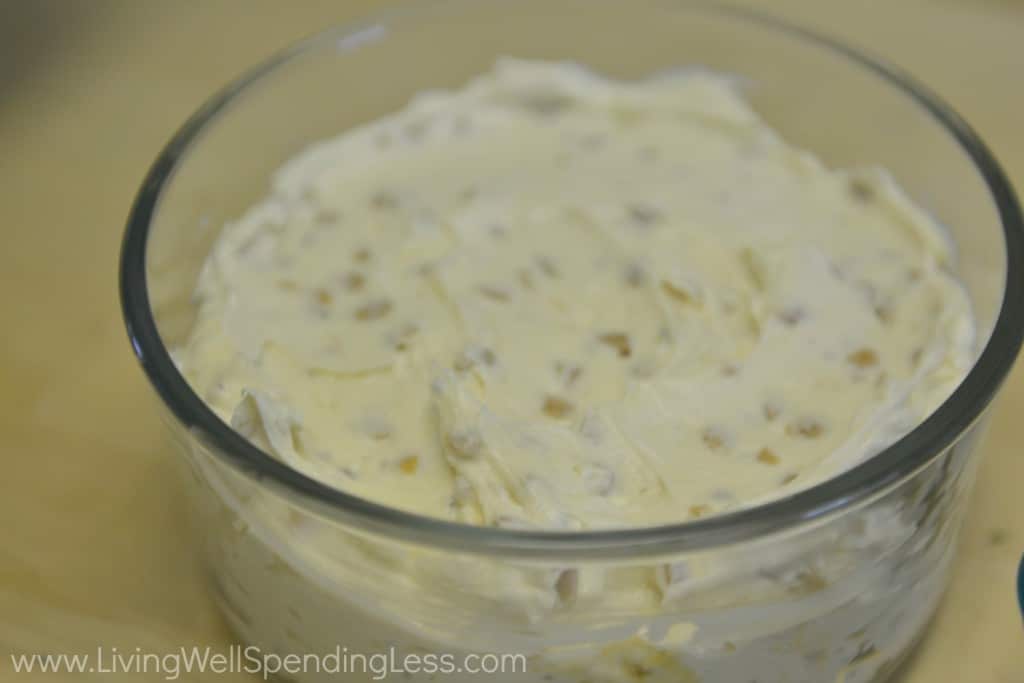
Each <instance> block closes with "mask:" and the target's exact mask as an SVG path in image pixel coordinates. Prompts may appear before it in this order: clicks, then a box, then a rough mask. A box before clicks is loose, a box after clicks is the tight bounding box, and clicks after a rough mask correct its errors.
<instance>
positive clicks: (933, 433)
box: [119, 0, 1024, 560]
mask: <svg viewBox="0 0 1024 683" xmlns="http://www.w3.org/2000/svg"><path fill="white" fill-rule="evenodd" d="M499 1H500V0H499ZM443 2H444V0H433V1H432V2H429V3H428V2H423V1H422V0H421V1H420V2H417V3H416V5H417V6H416V7H415V8H412V7H409V6H407V7H405V8H402V9H397V10H396V9H391V10H385V11H384V12H378V13H376V14H374V15H371V17H370V18H369V19H366V20H363V21H362V22H357V23H353V24H345V25H341V26H337V27H333V28H329V29H327V30H325V31H322V32H320V33H318V34H316V35H314V36H313V37H311V38H307V39H306V40H304V41H300V42H299V43H297V44H295V45H293V46H292V47H289V48H287V49H285V50H283V51H281V52H279V53H278V54H276V55H275V56H272V57H271V58H269V59H267V60H265V61H264V62H262V63H261V64H259V65H257V66H256V67H254V68H252V69H251V70H249V71H248V72H247V73H245V74H243V75H242V76H241V77H239V78H238V79H236V80H235V81H233V82H232V83H230V84H229V85H227V86H226V87H224V88H223V89H221V90H220V91H219V92H218V93H216V94H215V95H214V96H212V97H211V98H210V99H209V100H207V101H206V102H205V103H204V104H203V105H202V106H201V107H200V108H199V109H198V110H197V111H196V112H195V113H194V114H193V115H192V116H191V117H190V118H189V119H188V120H187V121H186V122H185V123H184V124H183V125H182V126H181V128H180V129H179V130H178V131H177V132H176V133H175V134H174V136H173V137H172V138H171V140H170V141H169V142H168V143H167V144H166V146H165V147H164V148H163V150H162V151H161V152H160V154H159V155H158V156H157V158H156V160H155V161H154V162H153V164H152V166H151V167H150V169H149V171H148V172H147V174H146V176H145V179H144V181H143V183H142V186H141V188H140V189H139V191H138V193H137V195H136V197H135V201H134V203H133V205H132V208H131V211H130V213H129V216H128V220H127V225H126V228H125V233H124V238H123V242H122V248H121V260H120V281H119V284H120V297H121V306H122V312H123V316H124V322H125V326H126V328H127V332H128V337H129V340H130V342H131V344H132V347H133V349H134V353H135V355H136V356H137V358H138V360H139V362H140V363H141V365H142V367H143V369H144V371H145V373H146V375H147V376H148V378H149V381H150V383H151V384H152V385H153V388H154V389H155V390H156V392H157V394H158V395H159V396H160V397H161V399H162V400H163V402H164V404H165V405H166V406H167V407H168V408H169V409H170V411H171V413H172V414H173V415H174V417H175V418H176V419H177V421H178V422H179V423H180V424H181V425H182V426H184V427H185V428H186V429H187V430H188V431H189V432H190V433H191V434H192V435H193V436H194V437H195V438H196V439H197V440H198V441H199V442H200V443H201V444H203V446H204V447H206V448H208V449H209V450H210V451H212V452H213V453H215V454H216V455H217V456H218V457H219V459H221V460H223V461H224V462H227V463H229V464H230V465H231V466H233V467H234V468H235V469H237V470H239V471H241V472H243V473H244V474H246V475H248V476H250V477H252V478H253V479H254V480H255V481H257V482H259V483H260V484H261V485H264V486H266V487H268V488H269V489H271V490H274V491H275V492H277V493H279V494H281V495H284V496H286V497H287V498H290V499H291V500H292V501H293V502H295V503H296V504H298V505H301V506H302V507H304V508H305V509H307V510H308V511H310V512H312V513H313V514H315V515H318V516H321V517H324V518H327V519H330V520H333V521H335V522H338V523H340V524H343V525H346V526H349V527H354V528H356V529H359V530H362V531H363V532H367V533H370V534H381V535H384V536H387V537H390V538H393V539H397V540H402V541H409V542H413V543H416V544H419V545H425V546H432V547H436V548H445V549H457V550H459V551H462V552H469V553H477V554H484V555H496V556H509V557H511V556H514V557H520V558H533V559H543V560H564V559H574V560H585V559H601V560H609V559H627V558H629V559H635V558H641V557H653V556H657V555H664V554H669V553H677V552H690V551H696V550H707V549H713V548H719V547H723V546H728V545H731V544H736V543H740V542H743V541H752V540H756V539H759V538H763V537H765V536H768V535H771V534H775V533H778V532H781V531H785V530H788V529H791V528H795V527H798V526H803V525H806V524H810V523H813V522H817V521H822V520H824V519H827V518H829V517H831V516H832V515H835V514H837V513H839V512H840V511H843V510H846V509H849V508H851V507H853V506H857V505H860V504H865V503H867V502H870V501H871V500H873V499H874V498H875V497H877V496H879V495H882V494H884V493H885V492H886V491H888V490H889V489H891V488H892V487H893V486H895V485H896V484H898V483H899V482H901V481H903V480H905V479H906V478H907V477H910V476H912V475H913V474H914V473H915V472H916V471H918V470H919V469H921V468H923V467H925V466H926V465H927V464H928V463H930V462H931V461H932V460H934V459H935V458H936V457H938V456H939V455H940V454H941V453H943V452H944V451H945V450H946V449H947V448H949V447H950V446H951V445H952V444H954V443H955V442H956V441H957V439H958V438H959V437H960V436H961V435H962V434H963V433H964V432H965V431H966V430H967V429H968V428H969V427H971V425H972V424H974V422H975V421H976V420H977V419H978V418H979V417H980V415H981V413H982V412H983V410H984V409H985V408H986V406H987V405H988V404H989V402H990V401H991V400H992V397H993V396H994V395H995V393H996V391H997V390H998V388H999V386H1000V385H1001V384H1002V382H1003V380H1004V379H1005V378H1006V376H1007V374H1008V373H1009V371H1010V369H1011V367H1012V365H1013V362H1014V359H1015V357H1016V355H1017V352H1018V350H1019V348H1020V344H1021V338H1022V334H1024V220H1022V217H1021V209H1020V206H1019V203H1018V201H1017V199H1016V197H1015V195H1014V192H1013V189H1012V186H1011V184H1010V182H1009V181H1008V179H1007V177H1006V175H1005V173H1004V172H1003V170H1002V169H1001V168H1000V166H999V164H998V163H997V161H996V160H995V158H994V156H993V154H992V153H991V152H990V151H989V150H988V148H987V147H986V146H985V144H984V143H983V142H982V141H981V139H980V138H979V136H978V135H977V134H976V133H975V132H974V130H973V129H972V128H971V127H970V126H969V125H968V124H967V123H966V122H965V121H964V120H963V119H962V118H961V117H960V115H959V114H957V113H956V112H955V111H954V110H953V109H952V108H951V107H950V106H949V105H947V104H946V103H945V102H943V101H942V100H941V99H940V98H939V97H937V96H936V95H935V94H934V93H933V92H932V91H931V90H929V89H928V88H927V87H925V86H923V85H921V84H920V83H918V82H917V81H916V80H915V79H913V78H912V77H911V76H909V75H908V74H906V73H905V72H904V71H902V70H901V69H899V68H898V67H895V66H892V65H889V64H887V63H885V62H882V61H880V60H877V59H875V58H873V57H869V56H867V55H865V54H864V53H862V52H860V51H859V50H858V49H855V48H852V47H850V46H848V45H846V44H844V43H842V42H839V41H836V40H834V39H832V38H830V37H826V36H824V35H821V34H819V33H816V32H812V31H810V30H807V29H804V28H801V27H799V26H796V25H794V24H792V23H790V22H789V21H786V20H782V19H779V18H776V17H773V16H770V15H766V14H762V13H760V12H758V11H753V10H748V9H739V8H735V7H729V6H726V5H720V4H717V3H714V2H701V1H697V2H685V1H680V2H673V3H671V4H672V7H673V8H678V9H679V10H681V11H692V10H698V11H705V12H713V13H717V14H719V15H721V16H725V17H727V18H730V19H735V20H738V21H742V22H748V23H750V24H755V25H758V26H759V27H763V28H765V29H767V30H771V31H776V32H778V33H781V34H785V35H788V36H790V37H792V38H794V39H796V40H798V41H804V42H807V43H810V44H813V45H816V46H818V47H820V48H824V49H826V50H830V51H832V52H833V53H835V54H838V55H840V56H842V57H845V58H846V59H848V60H849V61H851V62H853V63H854V64H856V65H859V66H860V67H861V68H863V69H864V70H865V71H867V72H870V73H873V74H874V75H875V76H877V77H878V78H880V79H881V80H883V81H886V82H888V83H889V85H890V86H893V87H894V88H896V89H897V90H899V91H901V92H902V93H903V94H904V95H905V96H907V97H909V98H910V99H911V100H913V101H915V102H916V103H917V104H918V105H919V106H921V107H922V109H923V110H924V111H925V113H926V114H928V115H930V116H931V117H932V118H933V119H934V120H935V121H937V122H938V123H939V124H941V125H942V126H943V128H944V129H945V130H946V132H947V133H948V134H949V135H950V136H951V137H952V138H953V139H954V140H955V141H956V142H957V143H958V144H959V145H960V147H961V149H962V150H963V151H964V152H965V153H966V155H967V156H968V157H969V159H970V160H971V162H972V163H973V164H974V166H975V168H976V170H977V172H978V173H979V175H980V176H981V178H982V179H983V180H984V182H985V183H986V185H987V186H988V189H989V192H990V194H991V197H992V200H993V202H994V204H995V207H996V209H997V211H998V214H999V218H1000V220H1001V222H1002V226H1003V233H1004V244H1005V248H1006V282H1005V287H1004V293H1003V301H1002V304H1001V307H1000V310H999V315H998V317H997V319H996V322H995V325H994V327H993V329H992V333H991V336H990V338H989V340H988V342H987V343H986V345H985V347H984V349H983V350H982V352H981V354H980V355H979V356H978V359H977V361H976V363H975V365H974V366H973V367H972V369H971V370H970V372H969V373H968V374H967V376H966V377H965V378H964V380H963V382H962V383H961V384H960V386H958V387H957V389H956V390H955V391H954V392H953V393H952V394H951V395H950V396H949V397H948V398H947V399H946V400H945V401H944V402H943V403H942V404H941V405H940V406H939V408H938V409H936V410H935V412H934V413H932V415H930V416H929V417H928V418H927V419H925V420H924V421H923V422H921V423H920V424H919V425H918V426H917V427H916V428H914V429H913V430H912V431H911V432H909V433H908V434H906V435H905V436H903V437H902V438H901V439H899V440H898V441H896V442H895V443H894V444H892V445H890V446H889V447H888V448H886V449H885V450H883V451H881V452H880V453H878V454H877V455H875V456H873V457H872V458H869V459H868V460H866V461H865V462H863V463H861V464H859V465H856V466H855V467H853V468H851V469H849V470H847V471H845V472H843V473H841V474H839V475H838V476H836V477H834V478H831V479H828V480H826V481H824V482H821V483H818V484H816V485H814V486H812V487H810V488H807V489H803V490H801V491H797V492H795V493H793V494H791V495H788V496H785V497H782V498H778V499H772V500H770V501H768V502H765V503H762V504H759V505H756V506H752V507H747V508H742V509H739V510H736V511H733V512H728V513H724V514H721V515H718V516H713V517H709V518H706V519H699V520H693V521H687V522H681V523H676V524H667V525H661V526H653V527H642V528H627V529H611V530H597V531H573V532H565V531H535V530H520V529H498V528H491V527H479V526H472V525H468V524H462V523H458V522H449V521H446V520H440V519H436V518H432V517H427V516H424V515H419V514H416V513H412V512H406V511H403V510H399V509H396V508H392V507H389V506H387V505H383V504H380V503H375V502H373V501H370V500H367V499H364V498H361V497H358V496H355V495H352V494H349V493H346V492H344V491H341V490H339V489H336V488H334V487H332V486H329V485H327V484H325V483H322V482H320V481H317V480H316V479H313V478H311V477H308V476H306V475H305V474H303V473H301V472H299V471H297V470H295V469H292V468H291V467H289V466H287V465H286V464H284V463H283V462H281V461H279V460H277V459H275V458H273V457H272V456H270V455H268V454H267V453H265V452H264V451H262V450H261V449H259V448H258V447H257V446H255V445H253V444H252V443H250V442H249V441H247V440H246V439H245V438H244V437H242V436H241V435H239V434H238V433H236V432H235V431H233V430H232V429H231V428H230V427H229V426H228V425H227V424H226V423H225V422H224V421H222V420H221V419H220V418H219V417H218V416H217V415H216V414H215V413H214V412H213V411H212V410H211V409H210V408H209V407H207V406H206V404H205V403H204V402H203V401H202V400H201V399H200V398H199V397H198V396H197V395H196V394H195V393H194V392H193V391H192V389H191V388H190V386H189V384H188V382H187V381H186V380H185V378H184V377H183V376H182V375H181V373H180V372H179V371H178V369H177V367H176V365H175V364H174V362H173V360H172V359H171V356H170V354H169V352H168V349H167V348H166V347H165V346H164V344H163V342H162V341H161V339H160V335H159V332H158V330H157V326H156V322H155V320H154V317H153V312H152V310H151V308H150V304H149V294H148V288H147V278H146V246H147V240H148V236H149V228H150V225H151V223H152V219H153V217H154V215H155V213H156V209H157V205H158V202H159V200H160V196H161V191H162V189H163V187H164V186H165V184H166V183H167V182H168V181H169V180H170V179H171V177H172V176H173V175H174V173H175V171H176V169H177V167H178V161H179V160H181V159H182V158H183V157H184V156H185V155H186V154H187V153H188V152H189V149H190V147H191V145H192V143H193V142H194V141H195V140H196V139H197V138H198V137H199V136H200V135H201V134H202V132H203V130H204V128H205V126H206V124H207V123H209V122H211V121H212V120H213V119H214V118H216V116H217V115H218V113H220V112H221V111H222V110H223V109H224V108H225V107H227V106H229V105H230V104H231V103H232V102H233V101H234V100H235V99H236V97H238V96H239V95H241V94H242V93H243V92H245V91H246V90H247V89H248V88H249V87H250V86H252V85H254V84H255V83H257V82H258V81H260V79H261V78H262V77H263V76H265V75H268V74H270V73H271V72H273V71H274V70H275V69H276V68H278V67H280V66H282V65H284V64H286V63H288V62H290V61H292V60H293V59H295V58H296V57H299V56H301V55H303V54H305V53H307V52H308V51H312V50H316V49H319V48H321V47H323V46H325V45H331V46H332V49H339V46H350V47H345V48H343V49H355V48H356V47H357V46H358V44H359V43H360V42H362V41H360V40H358V39H351V38H352V37H356V38H358V37H359V36H365V35H366V32H367V31H371V32H380V29H381V27H382V25H383V24H387V23H390V22H393V21H395V20H398V19H401V20H405V19H408V18H410V17H415V16H416V15H418V14H420V13H422V12H424V11H425V9H424V5H427V6H429V8H433V7H436V5H438V4H443ZM659 4H662V5H664V4H666V3H659ZM346 38H349V40H345V39H346Z"/></svg>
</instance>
